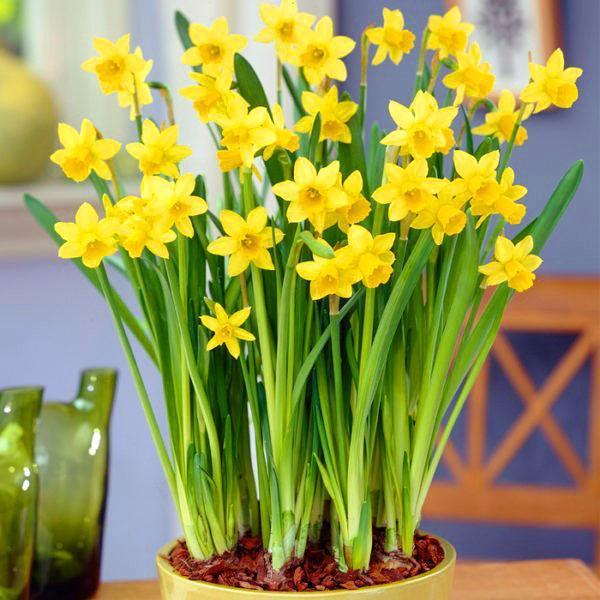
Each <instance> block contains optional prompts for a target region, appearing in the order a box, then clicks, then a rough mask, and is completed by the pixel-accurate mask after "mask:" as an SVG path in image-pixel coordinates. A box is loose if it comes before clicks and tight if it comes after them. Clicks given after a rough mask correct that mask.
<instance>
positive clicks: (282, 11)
mask: <svg viewBox="0 0 600 600" xmlns="http://www.w3.org/2000/svg"><path fill="white" fill-rule="evenodd" d="M259 11H260V16H261V18H262V20H263V21H264V23H265V27H264V28H263V29H262V30H261V31H260V32H259V33H258V34H257V35H256V36H255V37H254V39H255V40H256V41H257V42H262V43H264V44H270V43H271V42H275V51H276V52H277V56H278V57H279V60H280V61H281V62H283V63H286V62H289V63H294V64H295V62H296V61H297V56H296V50H297V46H298V44H299V43H300V42H301V41H302V39H303V37H304V36H305V35H307V32H308V31H309V30H310V28H311V26H312V24H313V23H314V22H315V19H316V16H315V15H311V14H309V13H305V12H298V6H297V2H295V0H282V1H281V5H280V6H276V5H273V4H261V5H260V7H259Z"/></svg>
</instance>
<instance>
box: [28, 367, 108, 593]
mask: <svg viewBox="0 0 600 600" xmlns="http://www.w3.org/2000/svg"><path fill="white" fill-rule="evenodd" d="M116 378H117V374H116V371H114V370H112V369H90V370H87V371H84V372H83V373H82V374H81V379H80V386H79V392H78V394H77V397H76V398H75V400H73V401H72V402H70V403H63V402H47V403H44V405H43V407H42V411H41V413H40V419H39V428H38V440H37V444H36V448H37V450H36V456H37V462H38V465H39V472H40V500H39V512H38V527H37V539H36V549H35V560H34V570H33V597H34V598H39V599H43V600H49V599H57V600H58V599H60V600H83V599H84V598H89V597H91V596H92V595H93V594H94V592H95V591H96V589H97V587H98V583H99V579H100V556H101V551H102V533H103V524H104V509H105V505H106V491H107V486H108V453H109V437H108V426H109V421H110V414H111V409H112V403H113V398H114V392H115V385H116Z"/></svg>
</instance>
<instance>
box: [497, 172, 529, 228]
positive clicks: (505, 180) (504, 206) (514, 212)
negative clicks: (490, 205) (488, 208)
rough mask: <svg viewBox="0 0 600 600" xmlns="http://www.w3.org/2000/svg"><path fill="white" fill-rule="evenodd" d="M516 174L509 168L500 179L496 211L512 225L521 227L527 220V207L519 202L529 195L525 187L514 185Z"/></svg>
mask: <svg viewBox="0 0 600 600" xmlns="http://www.w3.org/2000/svg"><path fill="white" fill-rule="evenodd" d="M514 183H515V172H514V171H513V169H512V168H511V167H508V168H506V169H505V170H504V172H503V173H502V178H501V179H500V198H498V200H497V201H496V211H497V212H498V214H499V215H502V217H503V218H504V219H506V222H507V223H510V224H511V225H519V223H521V221H522V220H523V219H524V218H525V214H526V212H527V207H526V206H525V205H524V204H519V203H518V202H517V201H518V200H520V199H521V198H523V197H524V196H525V195H526V194H527V188H526V187H525V186H524V185H514Z"/></svg>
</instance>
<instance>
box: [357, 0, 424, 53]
mask: <svg viewBox="0 0 600 600" xmlns="http://www.w3.org/2000/svg"><path fill="white" fill-rule="evenodd" d="M365 34H366V36H367V38H368V40H369V41H370V42H371V44H375V45H376V46H377V47H378V48H377V51H376V52H375V56H374V57H373V63H372V64H374V65H380V64H381V63H382V62H383V61H384V60H385V59H386V58H387V57H388V55H389V57H390V60H391V61H392V62H393V63H394V64H395V65H397V64H399V63H400V61H401V60H402V57H403V56H404V55H405V54H408V53H409V52H410V51H411V50H412V49H413V47H414V45H415V34H414V33H413V32H412V31H408V30H407V29H404V15H403V14H402V12H401V11H399V10H390V9H389V8H384V9H383V27H369V28H368V29H367V30H366V31H365Z"/></svg>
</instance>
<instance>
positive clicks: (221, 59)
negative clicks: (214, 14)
mask: <svg viewBox="0 0 600 600" xmlns="http://www.w3.org/2000/svg"><path fill="white" fill-rule="evenodd" d="M189 34H190V39H191V40H192V43H193V44H194V45H193V46H192V47H191V48H188V49H187V50H186V51H185V52H184V53H183V57H182V61H183V64H185V65H189V66H190V67H197V66H199V65H202V72H203V73H206V74H207V75H211V76H212V77H217V76H218V75H219V74H220V73H222V72H223V71H226V72H227V73H233V57H234V55H235V54H236V52H239V51H240V50H243V49H244V48H245V47H246V44H247V43H248V40H247V39H246V38H245V37H244V36H243V35H238V34H230V33H229V24H228V23H227V18H226V17H219V18H218V19H216V20H215V21H214V22H213V24H212V25H211V26H210V27H206V26H205V25H200V24H199V23H192V24H191V25H190V29H189Z"/></svg>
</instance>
